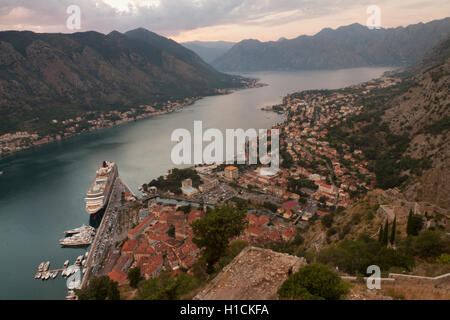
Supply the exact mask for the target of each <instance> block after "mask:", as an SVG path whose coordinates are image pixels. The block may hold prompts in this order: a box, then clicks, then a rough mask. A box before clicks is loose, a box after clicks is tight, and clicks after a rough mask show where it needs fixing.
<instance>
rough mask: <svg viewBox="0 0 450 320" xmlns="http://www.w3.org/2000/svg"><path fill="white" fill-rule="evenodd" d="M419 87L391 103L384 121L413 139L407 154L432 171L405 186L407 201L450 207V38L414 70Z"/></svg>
mask: <svg viewBox="0 0 450 320" xmlns="http://www.w3.org/2000/svg"><path fill="white" fill-rule="evenodd" d="M415 72H416V73H415V75H414V76H413V78H414V80H415V83H416V85H415V86H413V87H412V88H410V89H409V90H408V92H406V93H405V94H403V95H402V96H400V97H397V98H396V99H394V100H393V101H392V104H391V105H392V107H391V108H389V109H388V110H386V112H385V114H384V116H383V120H384V121H386V122H387V123H388V124H389V127H390V129H391V131H393V132H394V133H396V134H399V135H407V136H408V137H410V142H409V145H408V148H407V149H406V151H405V155H408V156H410V157H411V158H413V159H420V158H422V159H423V158H426V159H428V160H429V162H430V168H429V169H428V170H425V171H424V172H423V174H422V175H421V176H419V177H416V178H415V179H414V180H413V181H411V182H410V183H409V184H408V185H407V186H406V187H405V194H406V195H407V197H408V198H410V199H414V200H420V201H429V202H432V203H436V204H439V205H441V206H443V207H446V208H450V196H449V195H450V186H449V185H448V181H449V179H450V97H449V95H448V93H449V92H450V90H449V89H450V37H447V38H446V39H445V40H444V41H442V42H441V43H440V44H439V45H438V46H436V47H435V48H434V49H433V50H431V51H430V52H429V53H428V54H427V55H426V56H425V58H424V59H423V60H422V61H421V62H420V63H419V64H418V65H417V66H416V67H415Z"/></svg>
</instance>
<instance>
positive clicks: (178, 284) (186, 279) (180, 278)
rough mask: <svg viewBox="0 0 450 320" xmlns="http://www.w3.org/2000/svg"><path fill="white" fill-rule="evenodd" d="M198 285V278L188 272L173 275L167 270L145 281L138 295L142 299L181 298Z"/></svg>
mask: <svg viewBox="0 0 450 320" xmlns="http://www.w3.org/2000/svg"><path fill="white" fill-rule="evenodd" d="M198 285H199V282H198V281H197V279H195V278H194V277H192V276H189V275H187V274H186V273H181V274H178V275H176V276H172V275H171V274H170V273H168V272H165V273H162V274H161V275H160V276H159V277H157V278H153V279H149V280H145V281H143V282H142V283H141V285H140V290H139V296H138V297H139V299H140V300H179V299H181V298H182V296H183V295H185V294H187V293H189V292H191V291H192V290H194V289H196V288H197V287H198Z"/></svg>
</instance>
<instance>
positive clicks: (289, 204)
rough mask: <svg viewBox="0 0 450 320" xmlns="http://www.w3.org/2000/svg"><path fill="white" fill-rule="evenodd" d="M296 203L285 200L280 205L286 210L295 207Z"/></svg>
mask: <svg viewBox="0 0 450 320" xmlns="http://www.w3.org/2000/svg"><path fill="white" fill-rule="evenodd" d="M297 205H298V203H297V201H287V202H285V203H283V204H282V206H281V207H282V208H283V209H285V210H286V209H292V208H295V207H296V206H297Z"/></svg>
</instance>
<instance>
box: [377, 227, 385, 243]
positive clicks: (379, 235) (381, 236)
mask: <svg viewBox="0 0 450 320" xmlns="http://www.w3.org/2000/svg"><path fill="white" fill-rule="evenodd" d="M383 235H384V231H383V225H382V224H380V231H378V242H379V243H383Z"/></svg>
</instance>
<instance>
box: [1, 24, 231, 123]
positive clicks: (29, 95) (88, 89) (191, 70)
mask: <svg viewBox="0 0 450 320" xmlns="http://www.w3.org/2000/svg"><path fill="white" fill-rule="evenodd" d="M239 86H240V80H239V77H231V76H229V75H226V74H223V73H220V72H218V71H216V70H214V69H213V68H212V67H211V66H209V65H208V64H206V63H205V62H204V61H203V60H202V59H201V58H200V57H199V56H198V55H197V54H195V53H194V52H192V51H190V50H188V49H186V48H185V47H183V46H181V45H179V44H178V43H176V42H174V41H172V40H169V39H166V38H164V37H161V36H159V35H157V34H155V33H153V32H150V31H148V30H145V29H136V30H132V31H129V32H127V33H125V34H122V33H119V32H117V31H113V32H111V33H110V34H108V35H105V34H101V33H98V32H81V33H73V34H45V33H33V32H29V31H22V32H19V31H5V32H0V128H1V130H0V132H11V131H13V130H19V129H23V126H24V123H36V124H35V125H33V126H34V127H35V128H36V127H39V125H40V123H42V122H45V121H50V120H51V119H55V117H56V116H59V117H60V118H61V117H66V118H67V117H72V116H74V115H80V114H83V113H84V112H86V111H91V110H111V109H117V108H130V107H133V106H137V105H140V104H151V103H153V102H161V101H167V100H168V99H176V98H183V97H192V96H200V95H210V94H214V93H215V92H216V88H230V87H239Z"/></svg>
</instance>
